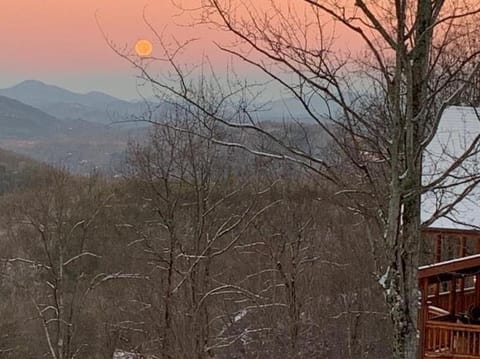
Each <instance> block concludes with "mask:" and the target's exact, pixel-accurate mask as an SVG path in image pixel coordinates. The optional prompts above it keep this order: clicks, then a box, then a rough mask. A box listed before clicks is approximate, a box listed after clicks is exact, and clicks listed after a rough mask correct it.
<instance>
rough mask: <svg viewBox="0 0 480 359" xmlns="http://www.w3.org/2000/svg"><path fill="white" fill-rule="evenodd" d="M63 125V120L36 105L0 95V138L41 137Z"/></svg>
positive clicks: (51, 133) (52, 132)
mask: <svg viewBox="0 0 480 359" xmlns="http://www.w3.org/2000/svg"><path fill="white" fill-rule="evenodd" d="M63 126H64V124H63V123H62V121H59V120H58V119H56V118H55V117H53V116H51V115H49V114H46V113H45V112H43V111H41V110H39V109H37V108H35V107H32V106H30V105H26V104H24V103H22V102H20V101H17V100H15V99H11V98H9V97H5V96H0V138H19V139H29V138H41V137H45V136H51V135H53V134H54V133H55V132H57V131H58V130H59V129H60V128H62V127H63Z"/></svg>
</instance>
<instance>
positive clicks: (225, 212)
mask: <svg viewBox="0 0 480 359" xmlns="http://www.w3.org/2000/svg"><path fill="white" fill-rule="evenodd" d="M178 121H181V123H176V125H178V126H179V125H182V126H190V127H189V128H190V129H191V130H192V131H191V132H184V131H179V130H175V129H174V128H172V127H171V126H158V127H157V128H156V129H155V130H154V131H153V132H152V133H151V135H150V137H149V140H148V141H147V142H144V143H141V144H132V145H130V147H129V150H128V155H127V158H128V160H127V162H126V163H125V164H124V166H123V168H124V172H123V177H122V178H121V179H120V178H117V179H115V180H109V179H106V178H102V177H101V176H98V175H92V176H88V177H76V176H73V175H71V174H68V173H66V172H64V171H61V170H59V169H52V168H47V167H44V168H43V169H42V170H38V171H37V170H34V171H33V169H34V168H35V169H37V168H38V165H36V164H35V163H32V162H31V161H28V160H25V159H22V158H21V157H16V156H14V155H12V154H8V153H5V154H4V155H3V154H2V158H3V157H4V159H2V161H0V163H4V165H3V166H4V168H5V170H4V171H3V173H4V175H5V178H10V177H9V176H12V177H11V178H24V177H25V179H24V180H23V182H22V181H20V180H16V181H17V182H15V181H14V183H16V184H22V185H25V186H24V188H23V189H22V191H14V189H15V186H6V187H5V190H4V192H3V195H2V196H1V197H0V205H1V207H2V211H1V212H0V234H1V238H0V253H1V255H0V261H1V272H0V273H1V274H2V275H1V277H0V293H1V295H2V298H4V300H3V301H2V303H1V305H0V317H1V318H2V320H1V322H0V333H1V334H0V357H1V358H39V357H49V358H73V357H83V358H112V356H113V353H114V352H115V351H117V352H122V351H125V352H130V353H137V354H138V358H140V357H142V358H185V359H187V358H225V359H227V358H272V359H273V358H351V359H353V358H367V357H368V358H379V359H380V358H386V357H388V353H389V348H388V346H387V345H385V343H387V340H388V336H389V333H390V324H389V321H388V317H387V314H386V312H385V310H384V309H383V308H384V306H383V302H382V298H381V295H380V291H379V288H378V287H377V285H376V284H375V283H374V281H372V280H371V275H372V274H371V273H372V272H373V270H374V268H373V261H372V257H371V251H370V248H369V247H368V246H366V245H365V241H364V237H365V224H364V222H363V221H362V219H361V218H360V217H359V218H356V217H355V216H353V217H352V215H351V214H350V215H349V214H348V213H347V212H345V211H344V210H343V207H342V206H343V204H342V203H336V202H335V201H334V200H333V197H332V194H333V193H332V190H331V188H330V186H329V185H328V184H327V182H325V183H323V182H319V181H318V179H313V178H311V177H310V176H309V175H308V174H307V173H306V172H303V171H299V170H298V168H297V167H296V166H281V167H280V166H278V164H277V163H276V162H274V161H272V160H269V159H261V158H259V157H254V156H250V155H248V154H247V153H246V152H244V151H241V150H235V149H228V148H225V147H222V146H218V145H215V144H213V143H212V142H211V141H210V140H209V139H208V138H206V136H201V133H202V128H201V127H195V128H194V127H192V126H195V124H194V123H193V122H191V121H190V122H189V121H188V120H178ZM173 127H175V126H173ZM219 130H220V129H219ZM193 133H197V135H194V134H193ZM2 168H3V167H2ZM22 176H24V177H22ZM140 355H141V356H140Z"/></svg>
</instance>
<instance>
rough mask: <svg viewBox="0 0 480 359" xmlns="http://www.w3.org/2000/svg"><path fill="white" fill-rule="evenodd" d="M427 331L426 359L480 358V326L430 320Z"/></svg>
mask: <svg viewBox="0 0 480 359" xmlns="http://www.w3.org/2000/svg"><path fill="white" fill-rule="evenodd" d="M425 329H426V331H425V339H424V340H425V358H451V359H460V358H462V359H474V358H476V359H478V358H480V325H471V324H460V323H448V322H440V321H434V320H429V321H427V323H426V328H425Z"/></svg>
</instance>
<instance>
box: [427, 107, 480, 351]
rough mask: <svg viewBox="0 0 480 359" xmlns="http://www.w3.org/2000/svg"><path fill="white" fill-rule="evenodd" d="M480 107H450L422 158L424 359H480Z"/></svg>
mask: <svg viewBox="0 0 480 359" xmlns="http://www.w3.org/2000/svg"><path fill="white" fill-rule="evenodd" d="M478 111H480V109H475V108H472V107H458V106H454V107H450V108H447V109H446V111H445V112H444V113H443V115H442V118H441V120H440V123H439V126H438V129H437V132H436V135H435V137H434V138H433V140H432V141H431V142H430V144H429V145H428V146H427V149H426V150H425V152H424V154H423V171H422V184H423V186H429V185H432V186H431V188H430V189H429V190H428V191H426V192H425V193H424V194H423V196H422V207H421V219H422V222H423V223H424V228H423V235H424V238H425V240H426V243H427V247H428V244H429V243H432V244H434V245H433V246H432V247H434V249H433V251H432V252H431V253H430V258H432V260H431V263H433V264H430V265H426V266H422V267H420V268H419V271H418V279H419V287H420V291H421V308H420V311H419V323H418V324H419V326H418V327H419V331H420V340H421V356H420V357H421V358H422V359H425V358H451V359H456V358H472V359H473V358H479V359H480V185H479V182H480V154H479V151H480V145H479V143H480V112H478Z"/></svg>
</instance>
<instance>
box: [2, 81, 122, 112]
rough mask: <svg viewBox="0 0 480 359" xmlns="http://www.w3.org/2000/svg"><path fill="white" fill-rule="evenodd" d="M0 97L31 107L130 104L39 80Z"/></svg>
mask: <svg viewBox="0 0 480 359" xmlns="http://www.w3.org/2000/svg"><path fill="white" fill-rule="evenodd" d="M0 95H2V96H7V97H10V98H13V99H15V100H18V101H21V102H23V103H26V104H28V105H30V106H36V107H38V106H43V105H45V104H47V103H58V102H69V103H79V104H85V105H96V104H99V103H108V102H117V101H120V102H128V101H124V100H120V99H118V98H116V97H113V96H111V95H108V94H106V93H103V92H100V91H90V92H88V93H84V94H82V93H77V92H73V91H70V90H66V89H64V88H62V87H59V86H55V85H48V84H46V83H44V82H41V81H37V80H26V81H23V82H20V83H19V84H17V85H14V86H12V87H9V88H5V89H0Z"/></svg>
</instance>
